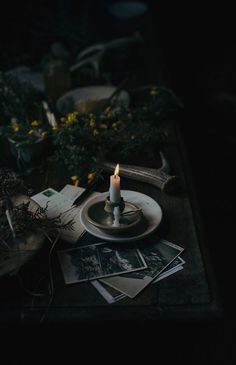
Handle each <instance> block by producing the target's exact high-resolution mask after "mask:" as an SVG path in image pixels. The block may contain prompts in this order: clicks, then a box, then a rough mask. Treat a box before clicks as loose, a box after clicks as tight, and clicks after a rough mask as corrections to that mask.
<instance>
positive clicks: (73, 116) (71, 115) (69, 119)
mask: <svg viewBox="0 0 236 365" xmlns="http://www.w3.org/2000/svg"><path fill="white" fill-rule="evenodd" d="M75 121H76V114H75V113H69V114H67V122H69V123H73V122H75Z"/></svg>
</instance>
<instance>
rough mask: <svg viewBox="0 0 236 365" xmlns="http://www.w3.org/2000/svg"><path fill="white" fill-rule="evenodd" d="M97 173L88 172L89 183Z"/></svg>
mask: <svg viewBox="0 0 236 365" xmlns="http://www.w3.org/2000/svg"><path fill="white" fill-rule="evenodd" d="M95 175H96V173H95V172H90V173H89V174H88V183H91V182H92V181H93V179H94V177H95Z"/></svg>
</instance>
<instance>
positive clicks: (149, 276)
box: [101, 240, 184, 298]
mask: <svg viewBox="0 0 236 365" xmlns="http://www.w3.org/2000/svg"><path fill="white" fill-rule="evenodd" d="M140 251H141V253H142V255H143V257H144V260H145V262H146V264H147V266H148V268H147V269H146V270H142V271H137V272H133V273H128V274H124V275H119V276H113V277H110V278H104V279H101V282H102V283H104V284H107V285H109V286H111V287H112V288H114V289H116V290H119V291H120V292H122V293H123V294H126V295H128V296H129V297H130V298H134V297H135V296H136V295H137V294H139V293H140V292H141V291H142V290H143V289H144V288H145V287H146V286H147V285H149V284H150V283H151V282H152V281H153V280H154V279H156V278H157V277H158V275H160V274H161V272H163V271H164V269H165V268H166V267H167V266H168V265H170V264H171V262H172V261H173V260H174V259H176V258H177V257H178V256H179V255H180V254H181V253H182V252H183V251H184V249H183V248H182V247H180V246H177V245H175V244H173V243H171V242H169V241H166V240H160V241H158V242H155V243H150V244H148V245H147V246H143V247H142V248H140Z"/></svg>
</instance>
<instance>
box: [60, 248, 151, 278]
mask: <svg viewBox="0 0 236 365" xmlns="http://www.w3.org/2000/svg"><path fill="white" fill-rule="evenodd" d="M57 253H58V257H59V261H60V264H61V268H62V272H63V275H64V280H65V283H66V284H72V283H79V282H84V281H89V280H94V279H97V278H103V277H108V276H113V275H119V274H124V273H130V272H134V271H137V270H144V269H146V268H147V265H146V263H145V261H144V259H143V256H142V254H141V253H140V251H139V250H138V249H137V248H134V247H130V246H127V245H125V244H122V245H117V244H114V243H106V242H102V243H96V244H93V245H87V246H80V247H78V248H72V249H68V250H61V251H58V252H57Z"/></svg>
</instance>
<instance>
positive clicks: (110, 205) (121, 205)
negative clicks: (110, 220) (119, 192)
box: [104, 196, 125, 214]
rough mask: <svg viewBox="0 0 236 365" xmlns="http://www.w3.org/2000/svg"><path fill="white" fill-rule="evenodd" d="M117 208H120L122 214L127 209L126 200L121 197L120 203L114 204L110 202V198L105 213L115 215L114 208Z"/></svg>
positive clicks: (107, 200)
mask: <svg viewBox="0 0 236 365" xmlns="http://www.w3.org/2000/svg"><path fill="white" fill-rule="evenodd" d="M116 207H119V208H120V213H122V212H123V210H124V209H125V202H124V199H123V198H122V197H121V198H120V201H119V202H116V203H113V202H111V201H110V197H109V196H108V197H107V198H106V200H105V206H104V210H105V212H107V213H110V214H113V211H114V208H116Z"/></svg>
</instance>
